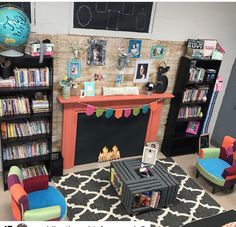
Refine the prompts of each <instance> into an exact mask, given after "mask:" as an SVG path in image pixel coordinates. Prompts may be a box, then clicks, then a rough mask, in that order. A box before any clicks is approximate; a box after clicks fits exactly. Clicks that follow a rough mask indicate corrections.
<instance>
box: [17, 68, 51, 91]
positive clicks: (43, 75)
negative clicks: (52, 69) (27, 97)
mask: <svg viewBox="0 0 236 227" xmlns="http://www.w3.org/2000/svg"><path fill="white" fill-rule="evenodd" d="M14 75H15V86H16V87H33V86H49V85H50V81H49V76H50V73H49V68H48V67H42V68H29V69H28V68H17V67H16V68H15V69H14Z"/></svg>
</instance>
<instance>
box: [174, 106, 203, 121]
mask: <svg viewBox="0 0 236 227" xmlns="http://www.w3.org/2000/svg"><path fill="white" fill-rule="evenodd" d="M201 109H202V108H201V106H191V107H190V106H186V107H181V108H180V110H179V114H178V119H188V118H197V117H199V118H201V117H203V116H202V112H201Z"/></svg>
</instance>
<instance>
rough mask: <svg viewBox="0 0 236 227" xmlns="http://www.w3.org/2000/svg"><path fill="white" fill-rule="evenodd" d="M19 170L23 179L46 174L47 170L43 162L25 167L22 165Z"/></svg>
mask: <svg viewBox="0 0 236 227" xmlns="http://www.w3.org/2000/svg"><path fill="white" fill-rule="evenodd" d="M21 171H22V174H23V178H24V179H28V178H31V177H35V176H41V175H48V171H47V169H46V167H45V165H43V164H41V165H35V166H29V167H26V168H23V167H22V168H21Z"/></svg>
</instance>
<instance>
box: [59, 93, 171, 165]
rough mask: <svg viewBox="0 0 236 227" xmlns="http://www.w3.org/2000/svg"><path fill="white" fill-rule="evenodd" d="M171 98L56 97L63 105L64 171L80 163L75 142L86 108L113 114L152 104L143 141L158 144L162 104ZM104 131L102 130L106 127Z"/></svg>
mask: <svg viewBox="0 0 236 227" xmlns="http://www.w3.org/2000/svg"><path fill="white" fill-rule="evenodd" d="M173 97H174V96H173V95H172V94H170V93H164V94H152V95H144V94H142V95H137V96H94V97H86V98H80V97H78V96H72V97H70V98H69V99H63V98H62V97H61V96H59V97H58V101H59V103H61V104H63V125H62V155H63V158H64V168H65V169H69V168H72V167H73V166H74V165H77V164H78V163H80V161H79V160H80V154H81V152H80V151H79V147H77V144H76V141H77V135H78V136H79V133H80V132H79V130H80V125H79V124H80V117H81V118H82V116H83V115H84V113H85V111H86V107H87V105H92V106H96V107H98V108H104V109H109V108H112V109H114V110H116V109H126V108H135V107H137V106H142V105H146V104H150V103H152V104H154V105H152V106H150V111H149V113H147V114H146V115H145V117H146V121H147V122H146V126H145V129H146V130H142V132H143V133H144V135H145V136H144V137H145V138H144V141H145V142H152V141H156V140H157V131H158V125H159V121H160V117H161V111H162V106H163V101H164V100H165V99H170V98H173ZM139 116H140V117H141V114H139V115H138V116H137V118H138V117H139ZM92 117H93V116H92ZM105 120H109V119H105ZM119 120H120V119H119ZM126 120H128V119H126ZM136 120H137V119H136ZM77 129H78V130H77ZM103 130H105V127H104V129H103ZM97 133H99V132H97ZM114 133H115V132H114ZM77 142H78V141H77ZM142 143H143V141H142ZM114 145H116V144H114ZM109 149H111V148H109ZM119 149H120V148H119ZM121 152H123V151H121ZM124 152H125V151H124ZM125 156H126V155H122V154H121V157H125ZM81 158H82V157H81ZM96 161H98V160H96ZM82 162H83V161H82ZM82 162H81V163H82Z"/></svg>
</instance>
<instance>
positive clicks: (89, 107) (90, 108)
mask: <svg viewBox="0 0 236 227" xmlns="http://www.w3.org/2000/svg"><path fill="white" fill-rule="evenodd" d="M95 110H96V107H95V106H92V105H87V107H86V110H85V113H86V115H87V116H91V115H93V113H94V111H95Z"/></svg>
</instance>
